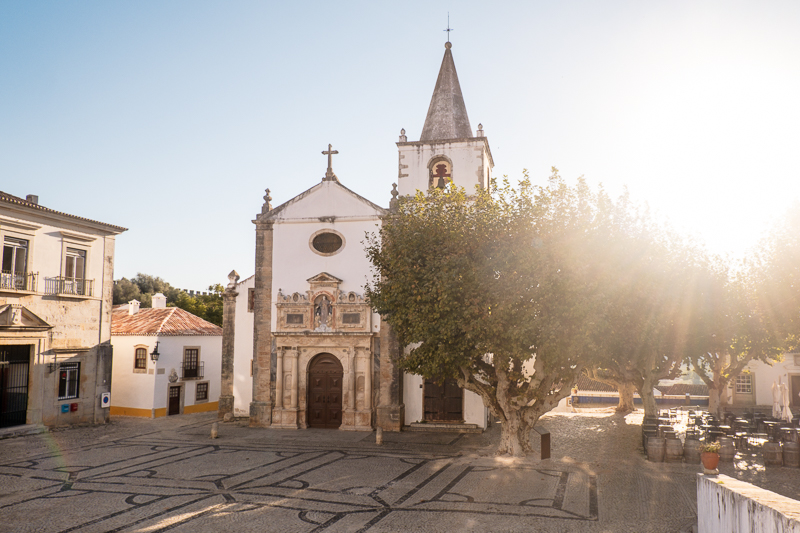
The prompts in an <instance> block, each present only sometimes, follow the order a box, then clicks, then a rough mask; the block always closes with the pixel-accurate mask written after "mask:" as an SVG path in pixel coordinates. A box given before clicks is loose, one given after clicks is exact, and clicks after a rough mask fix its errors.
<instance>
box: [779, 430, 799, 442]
mask: <svg viewBox="0 0 800 533" xmlns="http://www.w3.org/2000/svg"><path fill="white" fill-rule="evenodd" d="M778 432H779V434H780V440H781V441H782V442H797V428H793V427H782V428H780V429H779V430H778Z"/></svg>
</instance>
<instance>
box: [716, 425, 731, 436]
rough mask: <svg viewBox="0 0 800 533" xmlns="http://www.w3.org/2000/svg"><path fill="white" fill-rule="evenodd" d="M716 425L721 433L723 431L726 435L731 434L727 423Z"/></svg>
mask: <svg viewBox="0 0 800 533" xmlns="http://www.w3.org/2000/svg"><path fill="white" fill-rule="evenodd" d="M718 427H719V430H720V431H722V432H723V433H725V434H726V435H732V434H733V430H732V429H731V427H730V426H728V425H724V426H723V425H720V426H718Z"/></svg>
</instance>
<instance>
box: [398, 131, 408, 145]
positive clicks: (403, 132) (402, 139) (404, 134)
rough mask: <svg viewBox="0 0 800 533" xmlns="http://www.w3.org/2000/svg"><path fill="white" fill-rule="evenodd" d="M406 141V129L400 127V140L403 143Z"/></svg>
mask: <svg viewBox="0 0 800 533" xmlns="http://www.w3.org/2000/svg"><path fill="white" fill-rule="evenodd" d="M406 141H408V137H406V129H405V128H400V142H401V143H404V142H406Z"/></svg>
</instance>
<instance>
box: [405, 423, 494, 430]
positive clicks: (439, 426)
mask: <svg viewBox="0 0 800 533" xmlns="http://www.w3.org/2000/svg"><path fill="white" fill-rule="evenodd" d="M403 431H430V432H434V433H483V429H482V428H480V427H478V425H477V424H449V423H437V422H426V423H422V422H414V423H413V424H410V425H408V426H405V427H403Z"/></svg>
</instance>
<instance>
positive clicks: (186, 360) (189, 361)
mask: <svg viewBox="0 0 800 533" xmlns="http://www.w3.org/2000/svg"><path fill="white" fill-rule="evenodd" d="M199 368H200V349H199V348H185V349H184V350H183V377H184V378H196V377H199V375H200V374H199Z"/></svg>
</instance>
